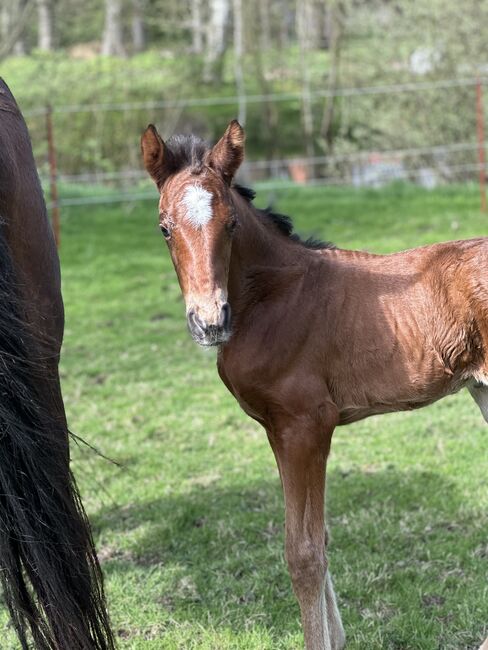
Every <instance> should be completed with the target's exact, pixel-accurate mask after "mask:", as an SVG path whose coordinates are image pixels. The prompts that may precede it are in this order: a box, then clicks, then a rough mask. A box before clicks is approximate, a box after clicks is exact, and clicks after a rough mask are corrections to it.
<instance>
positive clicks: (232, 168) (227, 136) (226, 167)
mask: <svg viewBox="0 0 488 650" xmlns="http://www.w3.org/2000/svg"><path fill="white" fill-rule="evenodd" d="M245 137H246V136H245V134H244V129H243V128H242V126H241V125H240V124H239V122H238V121H237V120H232V122H231V123H230V124H229V126H228V127H227V129H226V131H225V133H224V135H223V136H222V137H221V138H220V140H219V141H218V142H217V144H216V145H215V146H214V147H213V148H212V150H211V151H210V155H209V159H208V164H209V165H210V167H213V168H214V169H215V170H216V171H218V172H220V174H222V176H223V178H224V180H225V181H226V182H227V183H228V184H229V185H230V183H231V181H232V178H233V177H234V174H235V173H236V171H237V170H238V168H239V165H240V164H241V162H242V161H243V159H244V140H245Z"/></svg>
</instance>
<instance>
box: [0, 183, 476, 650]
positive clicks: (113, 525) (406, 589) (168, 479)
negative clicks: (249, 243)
mask: <svg viewBox="0 0 488 650" xmlns="http://www.w3.org/2000/svg"><path fill="white" fill-rule="evenodd" d="M267 198H268V197H267V196H266V195H265V194H264V193H261V194H260V195H258V199H257V201H256V202H257V204H258V205H261V204H264V203H266V200H267ZM276 207H277V208H278V209H280V210H281V211H283V212H285V213H287V214H290V215H291V216H293V217H294V222H295V225H296V228H297V230H298V231H299V232H301V233H302V234H314V235H318V236H321V237H323V238H325V239H329V240H332V241H334V242H335V243H336V244H337V245H338V246H341V247H345V248H361V249H368V250H371V251H374V252H390V251H395V250H400V249H403V248H408V247H413V246H418V245H422V244H426V243H431V242H435V241H441V240H447V239H458V238H465V237H471V236H478V235H485V234H487V233H488V217H487V216H486V215H483V214H481V213H480V212H479V197H478V194H477V190H476V188H474V187H449V188H443V189H438V190H435V191H424V190H420V189H418V188H413V187H409V186H407V185H393V186H390V187H388V188H386V189H384V190H361V191H353V190H351V189H349V188H306V189H293V190H286V191H285V190H283V191H281V192H278V193H277V197H276ZM61 258H62V267H63V291H64V299H65V306H66V335H65V345H64V354H63V360H62V381H63V387H64V397H65V403H66V408H67V412H68V416H69V420H70V425H71V428H72V429H73V430H74V431H75V432H76V433H78V434H79V435H81V436H82V437H83V438H85V439H86V440H87V441H88V442H89V443H90V444H93V445H95V446H96V447H97V448H98V449H99V450H100V451H101V452H102V453H104V454H106V455H107V456H109V457H111V458H113V459H114V460H116V461H117V462H118V463H120V464H121V466H120V467H117V466H114V465H113V464H111V463H109V462H107V461H106V460H104V459H102V458H100V457H98V456H96V455H95V454H94V453H93V452H92V451H91V450H89V449H87V448H86V447H84V446H83V445H81V446H80V447H79V448H76V447H75V446H74V445H73V467H74V470H75V474H76V476H77V478H78V481H79V485H80V489H81V492H82V495H83V497H84V502H85V506H86V508H87V511H88V514H89V516H90V518H91V521H92V524H93V529H94V534H95V538H96V543H97V547H98V550H99V555H100V558H101V561H102V564H103V569H104V571H105V576H106V583H107V590H108V598H109V604H110V609H111V615H112V619H113V623H114V628H115V632H116V635H117V637H118V639H119V644H120V648H121V649H122V648H130V649H134V650H136V649H137V650H143V649H146V648H147V649H154V650H156V649H157V650H159V649H167V650H176V649H182V650H183V649H185V650H190V649H201V650H231V649H232V650H272V649H273V650H274V649H279V650H285V649H287V650H291V649H298V648H301V647H303V646H302V643H303V642H302V632H301V629H300V625H299V612H298V605H297V603H296V601H295V598H294V596H293V594H292V591H291V583H290V580H289V577H288V573H287V570H286V567H285V563H284V559H283V502H282V495H281V489H280V484H279V479H278V473H277V469H276V466H275V461H274V458H273V455H272V453H271V450H270V448H269V446H268V442H267V439H266V435H265V433H264V432H263V431H262V430H261V429H260V427H259V426H258V425H257V424H255V423H254V422H252V421H251V420H249V419H248V418H247V417H246V416H245V415H244V414H243V413H242V412H241V411H240V409H239V408H238V406H237V404H236V403H235V402H234V399H233V398H232V397H231V395H230V394H229V393H227V391H226V389H225V387H224V386H223V384H222V383H221V382H220V380H219V378H218V376H217V372H216V369H215V352H206V351H202V350H201V349H199V348H198V347H197V346H196V344H195V343H193V342H192V340H191V339H190V337H189V335H188V333H187V331H186V323H185V319H184V306H183V302H182V300H181V298H180V290H179V286H178V283H177V279H176V276H175V274H174V271H173V268H172V265H171V261H170V258H169V255H168V253H167V251H166V245H165V243H164V240H163V238H162V236H161V234H160V233H159V230H158V228H157V209H156V196H155V199H154V201H152V202H151V201H147V202H143V203H139V204H135V205H133V204H127V205H119V204H113V205H102V206H94V207H88V208H87V207H72V208H69V209H68V208H65V209H64V210H63V233H62V250H61ZM327 510H328V521H329V526H330V531H331V537H332V541H331V546H330V554H329V557H330V566H331V571H332V575H333V577H334V579H335V586H336V591H337V595H338V600H339V606H340V609H341V613H342V616H343V621H344V625H345V628H346V634H347V638H348V646H347V647H348V648H351V649H357V650H359V649H361V650H364V649H365V648H368V649H371V650H374V649H384V650H390V649H391V650H393V649H396V650H414V649H415V650H441V649H442V650H462V649H466V650H468V649H469V650H474V649H475V648H477V647H478V646H477V644H478V645H479V644H480V642H481V640H482V639H483V638H484V637H485V636H487V635H488V532H487V531H488V426H487V425H485V424H484V422H483V420H482V417H481V414H480V412H479V410H478V408H477V406H476V405H475V403H474V402H473V401H472V399H471V397H470V396H469V394H468V393H467V392H463V393H460V394H458V395H456V396H454V397H450V398H447V399H445V400H444V401H442V402H439V403H437V404H435V405H433V406H431V407H428V408H427V409H424V410H421V411H416V412H412V413H399V414H393V415H386V416H381V417H375V418H371V419H369V420H365V421H363V422H360V423H357V424H354V425H350V426H347V427H342V428H338V429H337V430H336V432H335V434H334V439H333V445H332V453H331V458H330V461H329V467H328V499H327ZM2 628H3V632H2V631H1V629H2ZM0 636H1V637H2V639H4V641H2V642H1V644H0V646H1V648H2V650H3V649H4V648H17V646H16V645H15V641H14V638H13V635H11V632H10V631H9V629H8V623H7V617H6V614H5V613H2V618H1V624H0Z"/></svg>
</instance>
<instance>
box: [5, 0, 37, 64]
mask: <svg viewBox="0 0 488 650" xmlns="http://www.w3.org/2000/svg"><path fill="white" fill-rule="evenodd" d="M12 4H13V3H12ZM33 6H34V4H33V0H20V1H19V3H18V4H17V3H15V5H13V6H12V5H10V10H11V13H10V14H9V15H8V16H7V14H4V15H3V18H5V19H7V20H8V23H6V24H5V23H2V30H3V29H5V30H6V31H5V34H4V33H3V32H2V41H1V43H0V59H3V58H5V57H6V56H9V54H11V53H12V52H14V53H15V54H24V39H23V34H24V30H25V28H26V26H27V24H28V22H29V18H30V14H31V11H32V8H33ZM3 18H2V20H3Z"/></svg>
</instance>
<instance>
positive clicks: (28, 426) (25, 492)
mask: <svg viewBox="0 0 488 650" xmlns="http://www.w3.org/2000/svg"><path fill="white" fill-rule="evenodd" d="M17 293H18V292H17V290H16V285H15V274H14V273H13V271H12V264H11V261H10V255H9V250H8V247H7V245H6V244H5V242H4V237H3V233H0V579H1V582H2V585H3V591H4V601H5V603H6V605H7V607H8V609H9V611H10V614H11V617H12V621H13V624H14V626H15V629H16V632H17V634H18V637H19V639H20V642H21V645H22V648H24V649H27V648H28V647H29V630H30V635H31V637H32V641H33V647H35V648H36V649H37V650H111V649H113V648H114V639H113V636H112V632H111V629H110V624H109V619H108V615H107V613H106V608H105V598H104V592H103V581H102V575H101V571H100V566H99V564H98V559H97V556H96V553H95V548H94V545H93V540H92V537H91V532H90V527H89V524H88V521H87V519H86V515H85V512H84V510H83V506H82V504H81V501H80V497H79V494H78V490H77V487H76V484H75V481H74V478H73V476H72V474H71V471H70V469H69V456H68V440H67V435H68V434H67V430H66V427H65V425H64V424H62V423H61V422H60V420H59V418H57V416H55V415H53V414H52V413H51V412H50V411H51V409H50V407H49V406H48V404H49V399H48V398H47V395H49V393H50V388H49V385H48V384H49V382H50V381H52V379H49V376H48V373H46V372H45V369H44V363H43V359H42V353H41V352H40V350H41V348H42V346H41V345H40V343H39V341H37V340H36V337H35V336H34V335H33V334H32V333H31V332H30V331H29V327H28V326H27V325H26V323H25V318H24V316H23V313H24V310H23V308H22V306H21V300H20V299H19V297H18V295H16V294H17ZM46 385H47V387H46ZM61 419H62V418H61Z"/></svg>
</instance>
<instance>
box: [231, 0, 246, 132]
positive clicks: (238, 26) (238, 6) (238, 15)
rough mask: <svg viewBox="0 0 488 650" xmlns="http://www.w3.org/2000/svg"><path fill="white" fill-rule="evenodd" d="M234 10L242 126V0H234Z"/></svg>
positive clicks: (244, 122)
mask: <svg viewBox="0 0 488 650" xmlns="http://www.w3.org/2000/svg"><path fill="white" fill-rule="evenodd" d="M233 10H234V72H235V76H236V90H237V97H238V98H239V112H238V118H237V119H238V120H239V122H240V124H241V126H244V125H245V124H246V87H245V83H244V68H243V65H244V61H243V56H244V38H243V29H242V0H233Z"/></svg>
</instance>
